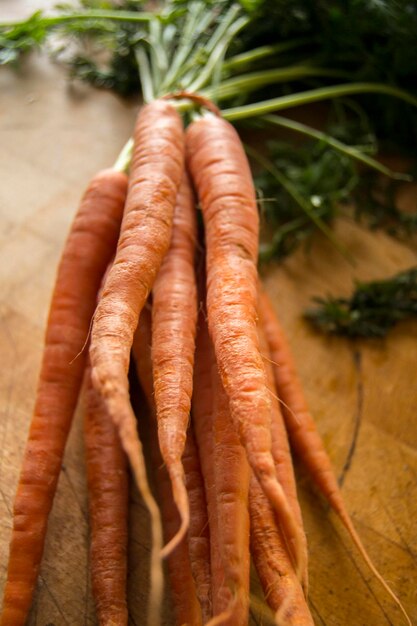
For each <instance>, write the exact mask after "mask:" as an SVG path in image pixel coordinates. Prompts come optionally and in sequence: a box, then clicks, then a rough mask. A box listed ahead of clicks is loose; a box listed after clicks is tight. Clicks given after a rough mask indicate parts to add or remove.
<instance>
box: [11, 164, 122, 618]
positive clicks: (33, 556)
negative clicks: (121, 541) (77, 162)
mask: <svg viewBox="0 0 417 626" xmlns="http://www.w3.org/2000/svg"><path fill="white" fill-rule="evenodd" d="M126 189H127V177H126V176H125V175H124V174H122V173H120V172H116V171H114V170H104V171H102V172H99V173H98V174H97V175H96V176H95V177H94V178H93V179H92V181H91V182H90V184H89V186H88V188H87V191H86V192H85V194H84V197H83V198H82V200H81V203H80V207H79V209H78V212H77V214H76V216H75V219H74V222H73V224H72V227H71V230H70V233H69V235H68V238H67V241H66V243H65V247H64V251H63V254H62V257H61V261H60V264H59V268H58V273H57V278H56V282H55V288H54V292H53V296H52V301H51V305H50V310H49V318H48V323H47V329H46V337H45V348H44V353H43V359H42V365H41V372H40V376H39V382H38V389H37V395H36V403H35V409H34V413H33V417H32V422H31V426H30V431H29V438H28V443H27V445H26V450H25V454H24V458H23V462H22V470H21V474H20V479H19V484H18V488H17V494H16V498H15V502H14V508H13V531H12V539H11V544H10V556H9V565H8V574H7V582H6V587H5V593H4V603H3V612H2V616H1V624H2V626H23V624H24V623H25V622H26V618H27V614H28V611H29V608H30V605H31V602H32V596H33V590H34V587H35V584H36V579H37V576H38V572H39V566H40V562H41V558H42V553H43V547H44V542H45V534H46V527H47V522H48V516H49V512H50V510H51V506H52V501H53V497H54V494H55V489H56V484H57V481H58V476H59V472H60V469H61V463H62V457H63V454H64V448H65V444H66V441H67V436H68V432H69V429H70V426H71V422H72V417H73V414H74V410H75V406H76V403H77V400H78V394H79V390H80V386H81V382H82V376H83V372H84V365H85V357H86V353H85V352H82V348H83V345H84V343H85V340H86V338H87V335H88V331H89V327H90V323H91V318H92V315H93V313H94V308H95V306H96V298H97V292H98V289H99V286H100V282H101V279H102V277H103V274H104V272H105V269H106V267H107V265H108V263H109V261H110V259H111V257H112V255H113V253H114V250H115V247H116V243H117V237H118V234H119V229H120V222H121V219H122V213H123V207H124V203H125V197H126ZM77 355H78V356H77ZM75 357H77V358H75Z"/></svg>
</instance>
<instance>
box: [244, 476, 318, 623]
mask: <svg viewBox="0 0 417 626" xmlns="http://www.w3.org/2000/svg"><path fill="white" fill-rule="evenodd" d="M249 514H250V545H251V556H252V558H253V562H254V565H255V567H256V570H257V572H258V576H259V580H260V581H261V584H262V588H263V590H264V593H265V600H266V601H267V603H268V605H269V606H270V607H271V609H272V610H273V611H274V612H275V620H276V623H277V624H285V625H286V626H313V625H314V622H313V618H312V617H311V614H310V611H309V608H308V606H307V604H306V601H305V599H304V595H303V590H302V588H301V585H300V583H299V581H298V580H297V577H296V576H295V573H294V570H293V567H292V564H291V561H290V559H289V557H288V554H287V551H286V548H285V542H284V541H283V538H282V536H281V534H280V532H279V529H278V528H277V526H276V523H275V519H274V514H273V511H272V509H271V506H270V505H269V502H268V501H267V499H266V498H265V495H264V493H263V492H262V489H261V488H260V486H259V483H258V481H257V480H256V478H255V476H254V474H253V473H252V475H251V479H250V487H249Z"/></svg>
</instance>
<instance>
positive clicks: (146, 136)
mask: <svg viewBox="0 0 417 626" xmlns="http://www.w3.org/2000/svg"><path fill="white" fill-rule="evenodd" d="M183 161H184V139H183V126H182V121H181V118H180V116H179V115H178V113H177V112H176V111H175V109H174V108H173V107H172V106H171V105H169V104H168V103H167V102H164V101H160V100H155V101H153V102H152V103H150V104H148V105H146V106H144V107H143V108H142V109H141V111H140V113H139V116H138V120H137V124H136V127H135V131H134V148H133V157H132V163H131V170H130V177H129V189H128V197H127V201H126V208H125V213H124V217H123V223H122V228H121V234H120V238H119V243H118V246H117V251H116V258H115V262H114V264H113V266H112V268H111V270H110V272H109V275H108V278H107V280H106V283H105V285H104V290H103V295H102V298H101V300H100V302H99V305H98V307H97V309H96V312H95V315H94V323H93V327H92V334H91V347H90V355H91V363H92V379H93V384H94V386H95V387H96V388H97V390H98V391H99V392H100V393H101V394H102V395H103V397H104V399H105V402H106V405H107V409H108V411H109V413H110V415H111V417H112V419H113V421H114V423H115V424H116V426H117V428H118V431H119V435H120V439H121V442H122V446H123V449H124V450H125V452H126V454H127V457H128V459H129V463H130V465H131V467H132V470H133V474H134V477H135V480H136V483H137V485H138V487H139V490H140V492H141V494H142V497H143V500H144V502H145V505H146V506H147V508H148V511H149V514H150V516H151V522H152V534H153V537H152V551H151V592H150V599H149V612H148V620H149V623H151V624H153V625H154V624H157V623H158V622H159V613H160V605H161V597H162V589H163V575H162V567H161V560H160V557H161V555H160V552H161V547H162V529H161V520H160V514H159V509H158V507H157V505H156V502H155V500H154V498H153V496H152V493H151V491H150V489H149V485H148V480H147V476H146V469H145V464H144V459H143V453H142V445H141V443H140V440H139V437H138V433H137V429H136V419H135V415H134V413H133V409H132V407H131V405H130V401H129V390H128V378H127V370H128V367H129V358H130V349H131V346H132V342H133V334H134V331H135V329H136V326H137V324H138V319H139V314H140V311H141V310H142V308H143V306H144V305H145V302H146V300H147V297H148V295H149V292H150V291H151V289H152V286H153V283H154V280H155V276H156V274H157V272H158V270H159V267H160V265H161V262H162V259H163V257H164V255H165V253H166V251H167V249H168V246H169V241H170V237H171V225H172V216H173V209H174V205H175V201H176V197H177V192H178V187H179V184H180V181H181V178H182V173H183V167H184V163H183Z"/></svg>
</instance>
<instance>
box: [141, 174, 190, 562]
mask: <svg viewBox="0 0 417 626" xmlns="http://www.w3.org/2000/svg"><path fill="white" fill-rule="evenodd" d="M196 239H197V223H196V214H195V202H194V196H193V191H192V189H191V185H190V181H189V178H188V175H187V174H186V173H185V172H184V176H183V179H182V182H181V186H180V189H179V192H178V196H177V201H176V205H175V209H174V220H173V228H172V238H171V244H170V247H169V250H168V252H167V254H166V256H165V257H164V260H163V262H162V265H161V269H160V271H159V273H158V275H157V277H156V280H155V284H154V287H153V291H152V297H153V300H152V367H153V377H154V392H155V404H156V415H157V420H158V438H159V445H160V449H161V453H162V458H163V460H164V462H165V464H166V468H167V470H168V472H169V476H170V479H171V483H172V491H173V497H174V501H175V504H176V505H177V508H178V511H179V513H180V516H181V526H180V529H179V531H178V534H177V535H175V537H173V539H172V540H171V542H170V544H169V545H168V546H167V549H168V550H167V551H169V550H170V549H173V547H174V546H175V544H176V542H179V541H181V539H182V538H183V537H184V535H185V533H186V532H187V528H188V525H189V518H190V515H189V504H188V497H187V489H186V486H185V477H184V469H183V466H182V463H181V456H182V453H183V451H184V446H185V440H186V433H187V425H188V422H189V419H190V408H191V395H192V388H193V367H194V350H195V333H196V324H197V287H196V280H195V271H194V254H195V246H196Z"/></svg>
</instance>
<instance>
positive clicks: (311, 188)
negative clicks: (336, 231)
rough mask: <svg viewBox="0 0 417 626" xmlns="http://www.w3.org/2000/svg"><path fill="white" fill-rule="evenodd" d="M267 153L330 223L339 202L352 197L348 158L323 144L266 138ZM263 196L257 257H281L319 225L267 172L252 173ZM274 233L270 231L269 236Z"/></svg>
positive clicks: (313, 209) (314, 210) (351, 168)
mask: <svg viewBox="0 0 417 626" xmlns="http://www.w3.org/2000/svg"><path fill="white" fill-rule="evenodd" d="M268 153H269V154H270V159H271V161H272V162H273V163H274V165H275V167H276V168H277V169H278V170H279V171H280V172H281V173H282V175H283V176H284V177H285V179H286V180H287V181H288V182H289V184H290V189H291V188H295V189H296V190H297V192H298V193H299V194H300V195H301V197H302V198H303V199H304V201H305V202H306V203H308V205H309V206H310V210H311V212H312V213H313V215H314V216H316V217H317V218H319V219H320V220H322V221H323V222H325V223H326V224H331V222H332V220H333V219H334V217H336V216H337V215H339V214H340V210H341V203H343V202H345V201H347V200H348V199H349V198H350V192H351V190H352V188H353V187H354V186H355V185H356V184H357V180H358V176H357V172H356V170H355V167H354V165H353V163H352V160H351V159H350V158H348V157H347V156H345V155H342V154H340V153H338V152H336V151H335V150H333V149H331V148H329V147H328V146H327V145H325V144H323V143H319V142H309V143H307V144H305V145H302V146H297V145H292V144H290V143H283V142H270V143H269V145H268ZM255 182H256V186H257V189H258V190H259V193H260V196H261V204H262V210H261V215H262V222H263V232H264V239H263V243H262V244H261V247H260V261H261V262H265V261H269V260H271V259H273V258H275V259H279V258H282V257H284V256H286V255H287V254H289V253H290V252H292V251H293V250H294V249H295V248H296V247H297V246H298V245H299V244H300V243H301V242H302V241H305V240H306V239H308V237H310V236H311V235H312V234H313V233H314V232H316V231H317V230H318V227H317V225H316V224H315V223H314V222H313V221H312V219H311V217H310V216H309V215H307V214H306V213H305V211H304V210H303V208H302V206H300V202H298V201H297V199H296V198H294V195H293V194H291V193H289V191H288V185H286V186H285V187H284V186H283V185H282V184H280V182H279V181H278V180H277V179H276V178H275V177H274V176H273V175H272V174H271V173H270V172H266V171H263V172H262V173H260V174H259V175H257V176H256V178H255ZM271 233H272V236H271Z"/></svg>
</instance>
